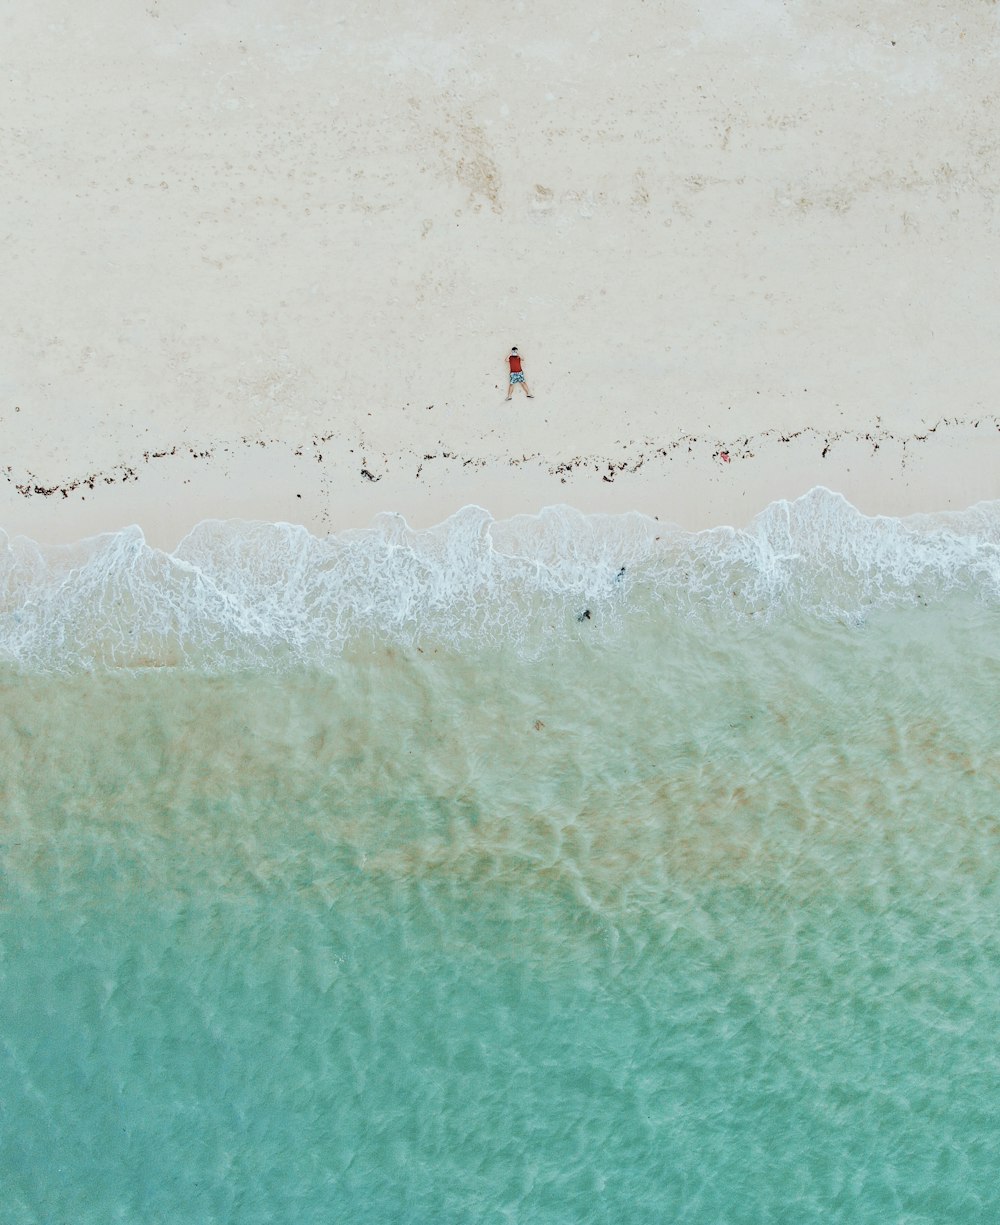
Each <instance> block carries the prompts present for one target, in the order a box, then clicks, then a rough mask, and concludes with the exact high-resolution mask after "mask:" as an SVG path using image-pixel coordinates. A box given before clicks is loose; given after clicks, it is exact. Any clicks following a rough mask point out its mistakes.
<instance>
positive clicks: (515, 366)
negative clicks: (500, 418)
mask: <svg viewBox="0 0 1000 1225" xmlns="http://www.w3.org/2000/svg"><path fill="white" fill-rule="evenodd" d="M507 364H508V365H509V366H510V386H509V387H508V388H507V399H508V400H509V399H510V398H511V396H512V395H513V394H514V388H515V387H516V386H517V384H518V383H520V384H521V386H522V387H523V388H524V394H525V395H526V396H527V397H528V399H529V400H533V399H534V398H535V397H534V396H533V395H532V394H531V392H530V391H529V390H528V384H527V383H526V382H525V381H524V372H523V371H522V369H521V358H520V355H519V354H518V351H517V345H515V346H514V348H513V349H511V351H510V356H509V357H508V358H507Z"/></svg>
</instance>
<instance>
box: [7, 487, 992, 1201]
mask: <svg viewBox="0 0 1000 1225" xmlns="http://www.w3.org/2000/svg"><path fill="white" fill-rule="evenodd" d="M0 801H2V805H0V820H2V827H0V832H2V861H0V862H2V876H0V886H2V889H0V1018H2V1020H0V1221H3V1222H4V1225H22V1223H23V1225H28V1223H31V1225H34V1223H36V1222H37V1223H42V1225H53V1223H56V1222H67V1223H69V1222H72V1223H73V1225H89V1223H94V1225H107V1223H109V1222H125V1223H127V1225H132V1223H135V1225H154V1223H159V1222H170V1223H175V1222H176V1223H179V1225H185V1223H188V1222H191V1223H199V1225H200V1223H204V1222H233V1223H244V1222H246V1223H247V1225H251V1223H253V1225H256V1223H258V1222H259V1223H261V1225H263V1223H265V1222H268V1223H270V1222H295V1223H311V1222H316V1223H320V1222H323V1223H325V1222H379V1223H381V1222H390V1223H394V1222H414V1223H421V1225H450V1223H452V1222H454V1223H455V1225H458V1223H460V1222H461V1223H463V1225H464V1223H467V1222H497V1223H498V1225H499V1223H511V1222H523V1223H525V1225H527V1223H531V1225H543V1223H548V1222H552V1223H556V1222H560V1223H561V1222H566V1223H575V1222H624V1223H631V1222H636V1223H643V1222H650V1223H653V1222H656V1223H662V1222H691V1223H696V1225H701V1223H703V1222H704V1223H705V1225H709V1223H712V1225H728V1223H733V1225H735V1223H742V1222H746V1223H747V1225H763V1223H768V1222H774V1223H778V1225H785V1223H786V1222H787V1223H788V1225H809V1223H811V1222H817V1223H818V1222H845V1223H851V1225H862V1223H865V1222H872V1223H876V1222H877V1223H878V1225H887V1223H899V1225H903V1223H904V1222H905V1223H906V1225H917V1223H924V1222H926V1223H927V1225H943V1223H956V1225H966V1223H971V1222H996V1221H997V1220H1000V1177H998V1170H1000V503H990V504H981V505H980V506H978V507H975V508H973V509H972V510H970V511H967V512H964V513H962V514H950V515H941V516H921V517H918V518H913V519H907V520H905V521H900V520H893V519H868V518H865V517H864V516H862V515H860V514H859V513H858V512H857V511H855V510H854V509H853V508H851V507H850V506H849V505H848V504H847V503H846V502H844V501H843V499H841V498H840V497H838V496H837V495H835V494H832V493H830V492H828V491H826V490H814V491H813V492H812V493H811V494H809V495H807V496H806V497H805V498H802V499H800V500H799V501H797V502H795V503H791V504H788V503H776V504H775V505H773V506H771V507H769V508H768V509H767V510H766V511H765V512H763V513H762V515H761V516H759V517H758V519H757V520H755V522H754V523H753V524H752V525H751V526H750V527H749V528H748V529H747V530H745V531H733V530H730V529H725V530H721V529H720V530H717V531H712V532H706V533H701V534H697V535H695V534H689V533H683V532H681V531H679V530H678V529H676V528H671V527H670V526H668V525H665V524H660V523H658V522H656V521H655V520H651V519H648V518H644V517H642V516H638V515H635V516H616V517H601V516H583V515H580V514H577V513H576V512H573V511H571V510H568V509H566V508H556V509H552V510H548V511H546V512H544V513H542V514H541V515H537V516H525V517H523V518H519V519H515V520H511V521H508V522H505V523H497V522H494V521H493V520H492V519H490V517H489V516H488V515H487V514H486V513H485V512H484V511H482V510H479V509H477V508H467V509H466V510H465V511H462V512H461V513H460V514H458V515H456V516H455V517H454V518H452V519H451V520H449V521H448V522H447V523H445V524H442V525H441V526H440V527H438V528H435V529H433V530H431V531H424V532H414V531H411V530H410V529H409V528H407V526H406V524H405V523H404V522H403V521H402V520H401V519H399V518H397V517H394V516H383V517H381V518H380V519H379V520H377V521H376V523H375V524H374V525H373V527H372V528H370V529H368V530H366V531H358V532H351V533H344V534H341V535H339V536H336V537H331V538H328V539H326V540H318V539H316V538H314V537H312V536H310V535H309V534H308V533H307V532H305V531H304V530H302V529H300V528H294V527H290V526H288V525H275V524H247V523H205V524H202V525H200V526H199V527H198V528H197V529H196V530H195V531H194V532H192V534H191V535H190V536H189V537H187V539H185V540H184V541H183V542H182V543H181V545H180V546H179V547H178V548H177V549H176V550H175V552H174V553H173V554H166V553H163V552H159V551H157V550H154V549H151V548H150V547H148V546H147V545H146V543H145V542H144V540H143V538H142V535H141V533H140V532H139V531H138V529H129V530H126V531H123V532H120V533H116V534H113V535H107V536H103V537H99V538H96V539H95V540H91V541H87V542H83V543H81V544H80V545H78V546H75V547H73V548H67V549H42V548H40V547H38V546H36V545H33V544H32V543H31V542H29V541H26V540H23V539H17V540H9V541H8V540H6V538H3V537H2V536H0Z"/></svg>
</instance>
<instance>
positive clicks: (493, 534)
mask: <svg viewBox="0 0 1000 1225" xmlns="http://www.w3.org/2000/svg"><path fill="white" fill-rule="evenodd" d="M956 591H962V592H967V593H969V594H971V595H972V596H973V597H975V598H976V599H978V600H980V601H982V602H984V603H986V604H989V605H992V604H997V603H1000V501H997V502H984V503H980V504H979V505H977V506H975V507H972V508H971V509H969V510H967V511H963V512H956V513H947V514H937V515H917V516H911V517H909V518H906V519H893V518H887V517H874V518H872V517H868V516H866V515H863V514H861V513H860V512H859V511H858V510H856V509H855V508H854V507H853V506H851V505H850V503H848V502H847V501H846V500H845V499H844V498H843V497H842V496H841V495H839V494H836V493H832V492H831V491H830V490H828V489H823V488H817V489H814V490H812V491H811V492H810V493H808V494H806V495H804V496H803V497H801V498H799V499H797V500H796V501H794V502H787V501H779V502H775V503H773V504H772V505H770V506H768V507H767V508H766V509H765V510H764V511H762V512H761V513H760V514H759V515H758V516H757V517H756V518H755V519H754V520H753V522H752V523H751V524H750V525H749V526H748V527H747V528H745V529H736V528H729V527H720V528H714V529H711V530H707V531H703V532H686V531H682V530H681V529H679V528H677V527H672V526H665V525H663V524H661V523H660V522H658V521H657V520H655V519H651V518H649V517H648V516H645V515H641V514H638V513H632V514H624V515H585V514H582V513H580V512H578V511H576V510H573V509H572V508H569V507H565V506H557V507H550V508H547V509H545V510H543V511H541V512H540V513H539V514H537V515H520V516H517V517H515V518H513V519H509V520H503V521H498V520H494V519H493V518H492V517H491V516H490V515H489V513H488V512H487V511H485V510H483V509H482V508H480V507H476V506H469V507H466V508H465V509H463V510H461V511H459V512H457V513H456V514H454V515H452V516H451V518H449V519H447V520H446V521H445V522H443V523H441V524H439V525H438V526H436V527H433V528H429V529H426V530H419V531H418V530H414V529H412V528H410V527H409V526H408V525H407V523H406V522H405V520H404V519H403V518H402V517H401V516H399V515H394V514H383V515H380V516H378V517H377V518H376V519H375V520H374V521H373V523H372V525H371V526H370V527H368V528H365V529H361V530H351V531H344V532H341V533H339V534H337V535H333V536H329V537H326V538H325V539H320V538H317V537H315V536H313V535H311V534H310V533H309V532H308V531H307V530H306V529H305V528H303V527H300V526H294V525H291V524H287V523H257V522H246V521H242V520H233V521H225V522H223V521H218V520H207V521H205V522H203V523H200V524H199V525H198V526H197V527H195V528H194V529H193V530H192V531H191V532H190V533H189V534H188V535H187V536H186V537H185V538H184V539H183V540H182V541H181V543H180V544H179V545H178V547H177V548H176V549H175V550H174V551H173V552H172V553H168V552H164V551H162V550H160V549H155V548H151V547H150V546H149V545H148V544H147V543H146V541H145V539H144V537H143V534H142V531H141V530H140V529H139V528H138V527H129V528H125V529H123V530H122V531H118V532H113V533H107V534H104V535H101V536H97V537H94V538H92V539H89V540H85V541H82V542H81V543H79V544H77V545H73V546H65V547H63V546H61V547H48V546H41V545H38V544H36V543H35V542H33V541H31V540H28V539H26V538H24V537H16V538H13V539H11V538H8V537H7V536H6V535H4V534H3V533H0V662H3V663H5V664H6V665H7V666H9V667H13V668H15V669H17V670H25V671H44V672H67V671H69V672H75V671H81V670H90V669H104V668H144V667H164V666H166V667H191V668H197V669H198V670H199V671H205V670H207V671H219V672H228V671H234V670H239V669H247V668H251V669H256V668H276V667H277V668H281V667H302V666H304V667H319V668H322V667H324V666H327V665H329V664H331V663H332V661H333V660H335V659H336V658H338V657H339V656H341V655H342V654H343V653H344V652H345V650H349V649H351V647H352V646H353V645H358V646H364V645H365V644H370V643H380V644H389V645H393V644H398V645H403V646H416V645H423V644H434V645H436V646H448V647H452V648H465V647H468V646H471V645H473V644H475V643H477V642H478V643H487V644H502V645H513V646H515V647H516V648H517V649H519V650H522V651H525V652H528V653H534V652H537V651H539V650H540V649H541V647H542V644H543V643H544V642H546V641H549V640H551V637H552V633H553V631H555V633H556V634H557V635H559V636H563V637H566V636H570V635H573V634H582V633H586V634H591V635H594V634H596V635H601V634H608V633H615V632H617V631H618V629H619V628H620V626H621V625H622V623H623V621H624V619H626V618H629V617H632V616H647V617H648V616H662V615H664V614H669V615H675V616H681V617H683V618H685V619H686V620H698V619H702V620H703V621H704V622H705V623H706V624H707V625H708V626H714V625H717V624H718V623H719V621H720V619H721V620H723V621H732V620H737V621H740V620H747V619H750V618H754V619H765V620H766V619H771V618H774V617H780V616H786V615H803V616H807V617H814V618H821V619H848V620H853V621H860V620H862V619H863V618H864V616H865V615H866V614H867V613H868V612H870V611H872V610H874V609H876V608H879V607H885V606H888V605H893V604H907V603H909V604H917V603H934V602H939V601H940V600H942V599H944V598H945V597H946V596H948V595H950V594H952V593H954V592H956Z"/></svg>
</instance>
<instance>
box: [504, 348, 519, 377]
mask: <svg viewBox="0 0 1000 1225" xmlns="http://www.w3.org/2000/svg"><path fill="white" fill-rule="evenodd" d="M507 360H508V361H509V362H510V372H511V374H520V373H521V357H520V354H518V353H512V354H511V355H510V357H508V358H507Z"/></svg>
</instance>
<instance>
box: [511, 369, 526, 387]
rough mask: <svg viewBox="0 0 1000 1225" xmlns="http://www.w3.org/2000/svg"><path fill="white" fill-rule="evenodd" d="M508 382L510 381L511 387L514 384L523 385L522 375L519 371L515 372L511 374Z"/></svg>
mask: <svg viewBox="0 0 1000 1225" xmlns="http://www.w3.org/2000/svg"><path fill="white" fill-rule="evenodd" d="M510 381H511V386H513V385H514V383H523V382H524V375H523V374H522V373H521V371H520V370H517V371H515V372H514V373H513V374H511V376H510Z"/></svg>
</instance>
